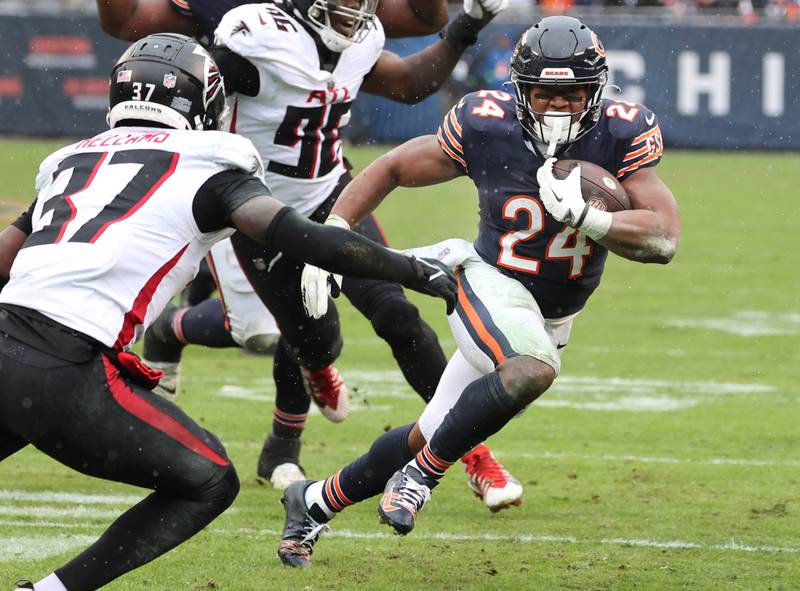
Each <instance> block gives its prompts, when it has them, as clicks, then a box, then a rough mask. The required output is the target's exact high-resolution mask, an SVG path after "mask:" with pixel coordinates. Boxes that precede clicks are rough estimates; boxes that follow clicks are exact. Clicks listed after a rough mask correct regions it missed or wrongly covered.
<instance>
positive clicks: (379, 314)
mask: <svg viewBox="0 0 800 591" xmlns="http://www.w3.org/2000/svg"><path fill="white" fill-rule="evenodd" d="M369 320H370V322H371V323H372V328H373V329H374V330H375V334H377V335H378V336H379V337H380V338H382V339H383V340H384V341H387V342H389V343H392V342H401V341H402V342H409V341H411V340H413V339H415V338H417V337H418V335H419V334H420V332H421V330H422V328H421V326H420V324H421V322H422V319H421V318H420V316H419V310H417V307H416V306H415V305H414V304H412V303H411V302H409V301H408V300H407V299H406V298H405V297H402V296H400V295H398V296H397V297H390V298H387V299H385V300H384V301H383V302H381V304H380V305H379V306H378V307H377V309H376V310H375V312H374V313H373V314H372V316H370V319H369Z"/></svg>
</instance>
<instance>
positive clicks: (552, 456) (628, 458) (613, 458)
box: [492, 448, 800, 467]
mask: <svg viewBox="0 0 800 591" xmlns="http://www.w3.org/2000/svg"><path fill="white" fill-rule="evenodd" d="M492 451H493V452H494V454H495V455H496V456H498V457H500V458H504V457H512V458H513V457H518V458H526V459H529V460H579V461H590V462H641V463H643V464H691V465H698V466H792V467H800V460H768V459H757V458H753V459H743V458H699V459H690V458H673V457H669V456H637V455H629V454H623V455H615V454H574V453H560V452H541V453H530V452H514V451H508V452H504V451H502V450H497V449H494V448H492Z"/></svg>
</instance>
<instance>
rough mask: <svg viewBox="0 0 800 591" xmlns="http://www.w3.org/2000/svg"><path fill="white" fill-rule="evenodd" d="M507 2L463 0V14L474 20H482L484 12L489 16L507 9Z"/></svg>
mask: <svg viewBox="0 0 800 591" xmlns="http://www.w3.org/2000/svg"><path fill="white" fill-rule="evenodd" d="M508 1H509V0H464V12H466V13H467V15H469V16H470V17H472V18H474V19H482V18H483V15H484V11H485V12H488V13H489V14H491V15H496V14H497V13H499V12H502V11H504V10H505V9H506V8H508Z"/></svg>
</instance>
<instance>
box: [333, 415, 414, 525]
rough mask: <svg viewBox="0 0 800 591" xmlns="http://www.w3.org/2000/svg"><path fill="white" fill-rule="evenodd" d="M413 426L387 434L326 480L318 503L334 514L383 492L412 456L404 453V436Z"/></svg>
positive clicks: (405, 450) (405, 451)
mask: <svg viewBox="0 0 800 591" xmlns="http://www.w3.org/2000/svg"><path fill="white" fill-rule="evenodd" d="M413 426H414V423H411V424H410V425H405V426H403V427H397V428H396V429H392V430H391V431H387V432H386V433H384V434H383V435H381V436H380V437H378V439H376V440H375V442H374V443H373V444H372V447H370V448H369V451H368V452H367V453H366V454H364V455H363V456H361V457H360V458H358V459H357V460H356V461H354V462H351V463H350V464H348V465H347V466H345V467H344V468H342V469H341V470H339V471H338V472H336V474H334V475H333V476H331V477H330V478H328V479H327V480H326V481H325V483H324V485H323V487H322V499H323V500H324V501H325V504H326V505H327V506H328V507H329V508H330V509H331V510H332V511H333V512H334V513H338V512H339V511H341V510H342V509H344V508H345V507H347V506H348V505H352V504H354V503H358V502H360V501H363V500H365V499H368V498H370V497H373V496H375V495H377V494H380V493H382V492H383V489H384V487H385V486H386V481H387V480H389V478H391V476H392V474H394V473H395V472H396V471H397V470H399V469H400V468H402V467H403V466H404V465H405V464H406V463H407V462H408V461H409V460H411V458H413V457H414V454H413V453H411V450H409V449H408V434H409V433H411V428H412V427H413Z"/></svg>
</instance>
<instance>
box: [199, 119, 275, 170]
mask: <svg viewBox="0 0 800 591" xmlns="http://www.w3.org/2000/svg"><path fill="white" fill-rule="evenodd" d="M202 133H203V135H210V134H214V135H215V136H216V138H214V139H215V141H214V152H213V154H212V156H211V157H212V159H213V160H214V162H216V163H217V164H221V165H223V166H225V167H227V168H235V169H237V170H241V171H244V172H246V173H249V174H252V175H253V176H255V177H258V178H259V179H261V180H262V181H263V180H264V164H263V163H262V162H261V156H259V154H258V150H256V147H255V146H254V145H253V142H251V141H250V140H249V139H247V138H245V137H242V136H240V135H236V134H233V133H227V132H225V131H204V132H202Z"/></svg>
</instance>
